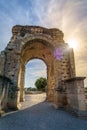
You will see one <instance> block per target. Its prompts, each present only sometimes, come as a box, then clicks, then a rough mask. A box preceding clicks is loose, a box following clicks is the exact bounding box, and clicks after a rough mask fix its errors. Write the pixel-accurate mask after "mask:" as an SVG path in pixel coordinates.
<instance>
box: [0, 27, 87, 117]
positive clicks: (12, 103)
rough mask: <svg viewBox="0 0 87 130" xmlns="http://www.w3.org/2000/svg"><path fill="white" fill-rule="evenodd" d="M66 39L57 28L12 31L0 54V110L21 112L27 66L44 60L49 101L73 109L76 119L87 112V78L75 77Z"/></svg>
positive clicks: (72, 55) (13, 29)
mask: <svg viewBox="0 0 87 130" xmlns="http://www.w3.org/2000/svg"><path fill="white" fill-rule="evenodd" d="M63 36H64V35H63V32H62V31H60V30H59V29H56V28H52V29H48V28H44V27H39V26H21V25H16V26H14V27H13V28H12V38H11V40H10V42H9V44H8V45H7V47H6V49H5V50H4V51H3V52H1V54H0V108H3V109H5V108H7V107H9V108H18V104H19V102H20V98H21V99H22V100H23V90H22V88H23V86H24V83H23V82H24V71H25V64H26V63H27V62H28V61H29V60H30V59H32V58H41V59H42V60H43V61H45V63H46V65H47V67H48V68H47V69H48V73H47V75H48V90H47V100H48V101H51V102H53V104H54V105H55V106H56V107H57V108H58V107H64V108H66V107H67V108H70V109H71V108H72V110H75V112H76V113H77V115H79V113H78V112H79V111H80V115H81V113H82V111H83V112H84V111H86V110H87V109H86V103H85V96H84V89H83V87H84V82H83V80H84V79H85V77H75V76H76V75H75V64H74V53H73V49H70V48H68V44H66V43H65V42H64V40H63ZM54 52H55V55H54ZM5 92H6V93H5ZM20 95H21V96H20ZM5 97H7V99H6V100H5ZM65 99H66V100H65ZM66 101H67V102H66ZM2 104H3V105H2Z"/></svg>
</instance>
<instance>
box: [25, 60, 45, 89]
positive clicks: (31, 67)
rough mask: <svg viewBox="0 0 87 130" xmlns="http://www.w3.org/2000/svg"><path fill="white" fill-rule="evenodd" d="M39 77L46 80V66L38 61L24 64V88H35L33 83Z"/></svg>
mask: <svg viewBox="0 0 87 130" xmlns="http://www.w3.org/2000/svg"><path fill="white" fill-rule="evenodd" d="M40 77H44V78H47V66H46V64H45V63H44V62H43V61H42V60H40V59H32V60H30V61H29V62H28V63H27V64H26V70H25V87H27V88H28V87H35V82H36V80H37V79H38V78H40ZM26 79H27V80H26Z"/></svg>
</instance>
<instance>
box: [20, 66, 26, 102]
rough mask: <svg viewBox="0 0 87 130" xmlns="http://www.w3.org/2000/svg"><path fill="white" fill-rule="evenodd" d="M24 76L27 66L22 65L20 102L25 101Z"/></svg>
mask: <svg viewBox="0 0 87 130" xmlns="http://www.w3.org/2000/svg"><path fill="white" fill-rule="evenodd" d="M24 76H25V66H24V65H22V67H21V74H20V102H23V101H24Z"/></svg>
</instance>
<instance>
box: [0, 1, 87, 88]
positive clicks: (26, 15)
mask: <svg viewBox="0 0 87 130" xmlns="http://www.w3.org/2000/svg"><path fill="white" fill-rule="evenodd" d="M14 25H39V26H44V27H47V28H59V29H60V30H62V31H63V33H64V40H65V42H66V43H70V42H73V44H77V48H76V49H74V53H75V64H76V75H77V76H86V77H87V55H86V54H87V0H11V1H9V0H0V51H2V50H3V49H4V48H5V47H6V45H7V43H8V42H9V40H10V38H11V36H12V33H11V29H12V26H14ZM42 66H43V65H42ZM28 68H29V66H28ZM30 68H31V67H30ZM43 69H44V68H43ZM44 70H45V69H44ZM38 71H39V70H38ZM32 72H33V70H32ZM26 80H27V79H26ZM32 80H33V78H32ZM85 86H87V78H86V80H85Z"/></svg>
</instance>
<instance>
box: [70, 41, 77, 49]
mask: <svg viewBox="0 0 87 130" xmlns="http://www.w3.org/2000/svg"><path fill="white" fill-rule="evenodd" d="M68 44H69V47H70V48H73V49H75V50H76V49H77V46H78V42H77V40H75V39H70V40H68Z"/></svg>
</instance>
